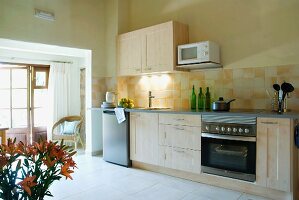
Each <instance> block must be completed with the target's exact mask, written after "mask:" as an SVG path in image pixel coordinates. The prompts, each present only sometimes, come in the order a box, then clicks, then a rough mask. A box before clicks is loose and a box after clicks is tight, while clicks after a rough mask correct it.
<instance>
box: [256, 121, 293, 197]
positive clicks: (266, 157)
mask: <svg viewBox="0 0 299 200" xmlns="http://www.w3.org/2000/svg"><path fill="white" fill-rule="evenodd" d="M290 126H291V120H290V119H276V118H258V121H257V168H256V173H257V181H256V182H257V184H259V185H262V186H265V187H268V188H272V189H276V190H282V191H287V192H289V191H290V185H291V180H290V177H291V128H290Z"/></svg>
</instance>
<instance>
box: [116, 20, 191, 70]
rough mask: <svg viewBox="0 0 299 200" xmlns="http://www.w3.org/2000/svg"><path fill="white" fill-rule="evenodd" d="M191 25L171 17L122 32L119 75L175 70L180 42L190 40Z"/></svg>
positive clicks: (118, 53)
mask: <svg viewBox="0 0 299 200" xmlns="http://www.w3.org/2000/svg"><path fill="white" fill-rule="evenodd" d="M188 37H189V36H188V26H186V25H184V24H181V23H178V22H174V21H170V22H166V23H163V24H159V25H155V26H151V27H147V28H143V29H140V30H136V31H132V32H129V33H124V34H121V35H119V36H118V40H117V49H118V51H117V56H118V75H119V76H130V75H136V74H141V73H152V72H164V71H173V70H175V69H176V65H177V45H180V44H186V43H188V40H189V39H188Z"/></svg>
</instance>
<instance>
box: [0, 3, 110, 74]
mask: <svg viewBox="0 0 299 200" xmlns="http://www.w3.org/2000/svg"><path fill="white" fill-rule="evenodd" d="M104 1H105V0H85V1H81V0H64V1H60V0H51V1H49V0H27V1H19V0H0V5H1V6H0V19H1V20H0V38H7V39H13V40H20V41H27V42H35V43H43V44H52V45H59V46H67V47H76V48H84V49H91V50H92V65H93V66H92V73H93V75H94V76H104V75H105V74H106V66H105V64H106V63H105V62H106V60H105V58H106V57H105V29H104V28H103V27H104V26H105V12H104V9H105V4H104ZM34 8H39V9H42V10H43V9H44V10H46V11H50V12H54V13H55V21H54V22H50V21H45V20H40V19H38V18H35V17H34V16H33V14H34Z"/></svg>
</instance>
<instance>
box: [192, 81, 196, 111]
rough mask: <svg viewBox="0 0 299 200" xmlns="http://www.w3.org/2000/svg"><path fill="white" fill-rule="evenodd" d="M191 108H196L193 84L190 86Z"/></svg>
mask: <svg viewBox="0 0 299 200" xmlns="http://www.w3.org/2000/svg"><path fill="white" fill-rule="evenodd" d="M191 110H196V94H195V90H194V85H193V87H192V94H191Z"/></svg>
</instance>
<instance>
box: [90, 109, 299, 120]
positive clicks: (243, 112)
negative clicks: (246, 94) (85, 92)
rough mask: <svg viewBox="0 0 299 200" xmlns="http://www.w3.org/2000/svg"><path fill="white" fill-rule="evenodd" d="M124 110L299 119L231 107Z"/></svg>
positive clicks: (291, 114) (298, 116)
mask: <svg viewBox="0 0 299 200" xmlns="http://www.w3.org/2000/svg"><path fill="white" fill-rule="evenodd" d="M90 109H91V110H110V111H113V108H90ZM125 112H150V113H169V114H191V115H215V114H217V115H218V114H219V115H232V116H248V115H249V116H256V117H268V118H293V119H299V111H290V112H285V113H282V114H278V113H277V112H273V111H269V110H261V109H256V110H254V109H253V110H250V109H231V110H230V111H229V112H224V111H219V112H215V111H210V110H190V109H161V110H148V109H144V108H132V109H127V108H126V109H125Z"/></svg>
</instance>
